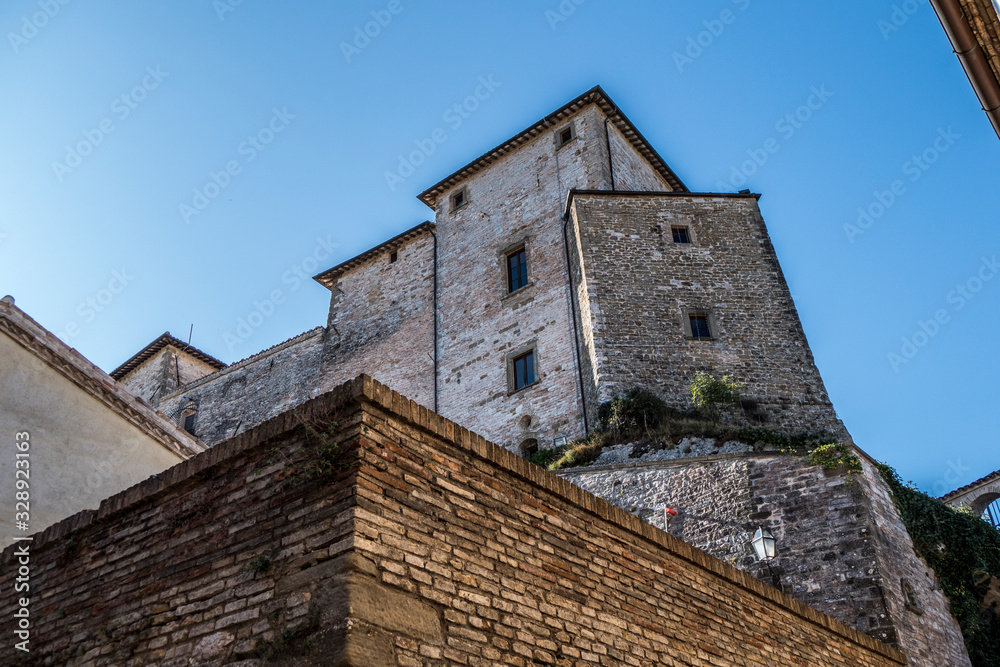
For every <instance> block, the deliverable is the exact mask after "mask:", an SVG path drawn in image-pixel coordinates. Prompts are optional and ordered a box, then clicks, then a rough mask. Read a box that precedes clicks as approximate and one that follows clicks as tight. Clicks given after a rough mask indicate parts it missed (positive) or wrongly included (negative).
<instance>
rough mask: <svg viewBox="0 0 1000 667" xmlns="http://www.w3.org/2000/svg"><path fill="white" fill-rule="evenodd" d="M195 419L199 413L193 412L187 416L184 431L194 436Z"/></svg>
mask: <svg viewBox="0 0 1000 667" xmlns="http://www.w3.org/2000/svg"><path fill="white" fill-rule="evenodd" d="M195 419H197V413H194V412H192V413H191V414H189V415H185V417H184V430H185V431H187V432H188V433H190V434H191V435H194V424H195Z"/></svg>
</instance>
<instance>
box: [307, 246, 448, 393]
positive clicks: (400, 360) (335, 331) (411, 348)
mask: <svg viewBox="0 0 1000 667" xmlns="http://www.w3.org/2000/svg"><path fill="white" fill-rule="evenodd" d="M393 251H394V252H395V253H396V258H397V259H396V261H395V262H390V252H391V251H388V250H387V251H386V252H384V253H381V254H379V255H376V256H375V257H373V258H372V259H369V260H368V261H367V262H365V263H363V264H361V265H360V266H357V267H354V268H350V269H348V270H347V271H345V272H344V273H343V274H341V275H340V276H339V277H338V278H337V280H336V282H335V283H334V285H333V288H332V289H331V292H332V295H331V299H330V316H329V321H328V323H327V333H326V342H325V343H324V350H323V378H322V382H321V384H320V391H323V390H325V389H328V388H332V387H335V386H337V385H339V384H341V383H343V382H345V381H347V380H349V379H351V378H353V377H357V376H358V375H360V374H361V373H368V374H370V375H371V376H372V377H374V378H375V379H376V380H379V381H380V382H386V383H389V384H391V385H392V386H393V387H394V388H396V389H397V390H399V391H401V392H404V393H406V395H407V396H412V397H413V400H415V401H417V402H418V403H422V404H423V405H426V406H428V407H434V234H433V233H432V232H430V231H428V232H426V233H425V234H423V235H422V236H419V237H417V238H415V239H413V240H411V241H410V242H408V243H406V244H405V245H402V246H399V247H394V248H393Z"/></svg>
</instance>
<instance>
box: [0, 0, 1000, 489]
mask: <svg viewBox="0 0 1000 667" xmlns="http://www.w3.org/2000/svg"><path fill="white" fill-rule="evenodd" d="M577 3H579V4H577ZM693 5H695V3H681V2H678V1H676V0H670V1H667V2H658V3H640V2H607V1H606V0H585V1H583V2H580V0H576V2H573V0H566V1H564V2H562V3H560V2H558V1H557V0H551V1H544V0H542V1H539V2H521V1H511V2H504V3H480V2H469V3H418V2H413V1H412V0H396V1H395V2H389V1H388V0H385V1H383V0H376V1H372V2H360V1H359V2H340V3H336V4H334V3H320V2H304V1H303V2H296V3H282V4H279V3H274V2H271V3H268V2H263V1H262V0H243V1H242V2H239V3H237V2H236V0H216V1H215V2H213V1H212V0H180V1H176V2H171V3H153V2H135V1H134V0H132V1H131V2H122V1H107V2H102V3H85V2H68V3H67V4H60V3H59V1H58V0H41V2H39V1H38V0H34V1H27V0H9V1H8V2H5V3H3V6H2V9H0V28H2V32H3V33H4V40H3V44H2V45H0V82H2V88H3V91H4V96H3V98H4V99H3V102H2V103H0V293H5V294H6V293H9V294H12V295H14V296H15V297H16V299H17V304H18V306H20V307H21V308H23V309H24V310H25V311H26V312H28V313H29V314H30V315H31V316H32V317H34V318H35V319H36V320H38V321H39V322H40V323H41V324H42V325H43V326H45V327H46V328H48V329H49V330H51V331H53V332H55V333H57V334H58V335H60V336H61V337H63V339H64V340H66V341H67V342H69V343H70V344H71V345H72V346H74V347H76V348H77V349H78V350H80V351H81V352H82V353H83V354H84V355H86V356H87V357H88V358H90V359H91V360H93V361H94V362H95V363H96V364H98V365H99V366H101V367H102V368H104V369H105V370H111V369H113V368H115V367H116V366H117V365H118V364H120V363H121V362H122V361H124V360H125V359H127V358H128V357H129V356H131V355H132V354H133V353H135V352H136V351H137V350H139V349H140V348H141V347H142V346H144V345H145V344H146V343H148V342H150V341H151V340H152V339H154V338H155V337H156V336H158V335H159V334H161V333H162V332H164V331H166V330H169V331H171V332H172V333H173V334H174V335H175V336H177V337H179V338H187V335H188V331H189V327H190V326H191V325H192V324H193V325H194V334H193V340H192V343H193V344H194V345H195V346H197V347H199V348H201V349H203V350H204V351H206V352H208V353H209V354H212V355H215V356H217V357H218V358H220V359H222V360H223V361H226V362H232V361H236V360H238V359H241V358H243V357H246V356H249V355H250V354H253V353H254V352H257V351H259V350H261V349H263V348H266V347H268V346H270V345H273V344H275V343H278V342H280V341H282V340H285V339H287V338H289V337H291V336H293V335H296V334H298V333H301V332H302V331H305V330H306V329H309V328H311V327H314V326H318V325H322V324H323V323H324V322H325V315H326V309H327V302H328V294H329V293H328V292H327V291H326V290H325V289H324V288H322V287H321V286H320V285H318V284H316V283H314V282H312V281H311V280H302V279H301V278H300V276H311V275H313V274H314V273H316V272H318V270H322V269H324V268H327V267H329V266H332V265H334V264H336V263H338V262H340V261H342V260H344V259H347V258H349V257H351V256H353V255H355V254H357V253H358V252H361V251H363V250H365V249H367V248H369V247H371V246H373V245H376V244H378V243H379V242H381V241H383V240H385V239H386V238H389V237H391V236H393V235H395V234H397V233H399V232H400V231H402V230H404V229H407V228H409V227H411V226H413V225H414V224H416V223H418V222H421V221H423V220H426V219H430V218H431V217H432V215H433V213H432V211H430V210H429V209H427V208H426V207H425V206H424V205H423V204H421V203H420V202H418V201H417V199H416V198H415V195H416V194H417V193H419V192H420V191H421V190H423V189H424V188H426V187H428V186H430V185H432V184H434V183H435V182H437V181H438V180H439V179H441V178H442V177H444V176H446V175H448V174H449V173H451V172H452V171H453V170H454V169H456V168H458V167H460V166H462V165H463V164H465V163H466V162H468V161H470V160H471V159H473V158H475V157H476V156H478V155H480V154H481V153H483V152H484V151H485V150H487V149H489V148H491V147H493V146H494V145H496V144H498V143H500V142H501V141H503V140H504V139H506V138H508V137H509V136H511V135H513V134H515V133H516V132H518V131H519V130H521V129H523V128H524V127H525V126H527V125H529V124H530V123H532V122H534V121H535V120H537V119H538V118H540V117H542V116H543V115H545V114H547V113H548V112H550V111H553V110H554V109H556V108H558V107H559V106H561V105H562V104H564V103H565V102H567V101H569V100H570V99H572V98H573V97H575V96H577V95H579V94H580V93H582V92H583V91H585V90H587V89H588V88H590V87H591V86H593V85H595V84H600V85H602V86H603V87H604V88H605V90H606V91H607V92H608V94H609V95H611V97H612V98H613V99H614V100H615V101H616V102H617V104H618V105H619V106H620V107H621V108H622V109H623V111H624V112H625V113H626V114H628V116H629V117H630V118H631V119H632V121H633V122H634V123H635V124H636V125H637V126H638V127H639V129H640V130H641V131H642V132H643V134H644V135H645V136H646V137H647V139H649V141H650V142H651V143H652V144H653V146H654V147H655V148H656V149H657V150H658V151H659V153H660V154H661V155H662V156H663V157H664V159H666V161H667V162H668V163H669V164H670V165H671V167H672V168H673V169H674V171H675V172H676V173H677V174H678V175H679V176H680V178H681V179H682V180H683V181H684V182H685V183H686V184H687V185H688V187H689V188H691V189H692V190H695V191H712V190H719V189H724V190H729V191H735V190H739V189H742V188H743V187H749V188H751V189H753V190H754V191H755V192H760V193H762V194H763V196H762V198H761V200H760V206H761V209H762V211H763V214H764V218H765V220H766V222H767V226H768V229H769V231H770V234H771V238H772V240H773V241H774V245H775V248H776V250H777V253H778V257H779V259H780V260H781V264H782V267H783V270H784V273H785V277H786V279H787V280H788V283H789V286H790V288H791V291H792V294H793V296H794V298H795V302H796V306H797V307H798V311H799V315H800V317H801V318H802V321H803V325H804V327H805V330H806V334H807V336H808V338H809V342H810V344H811V346H812V350H813V353H814V355H815V357H816V362H817V364H818V365H819V368H820V371H821V372H822V374H823V377H824V380H825V382H826V385H827V388H828V390H829V392H830V395H831V397H832V399H833V401H834V404H835V405H836V406H837V409H838V411H839V414H840V416H841V418H842V419H843V420H844V421H845V423H846V425H847V427H848V429H849V430H850V431H851V433H852V434H853V436H854V437H855V439H856V440H857V442H858V444H860V445H861V446H862V447H864V448H865V449H866V450H867V451H868V452H869V453H871V454H872V455H873V456H875V457H876V458H878V459H882V460H886V461H888V462H889V463H891V464H892V465H894V466H895V467H896V468H897V469H898V470H899V471H900V473H901V474H902V475H903V477H904V478H905V479H912V480H914V481H915V482H917V484H918V485H919V486H920V487H921V488H923V489H925V490H927V491H930V492H943V491H946V490H950V489H951V488H954V487H957V486H961V485H963V484H966V483H968V482H971V481H973V480H974V479H977V478H978V477H980V476H982V475H985V474H986V473H988V472H991V471H993V470H995V469H997V468H998V467H1000V456H998V455H997V451H998V447H997V433H998V432H1000V410H998V409H997V408H998V406H997V397H998V392H997V383H996V378H997V377H998V375H1000V360H998V355H997V352H996V341H997V335H996V332H997V330H998V327H1000V308H998V305H1000V279H997V280H990V279H992V278H993V277H994V276H993V273H994V272H997V271H1000V269H998V268H996V267H994V264H993V262H994V259H993V258H994V257H997V256H998V255H1000V226H998V225H997V224H996V204H995V201H994V193H996V191H997V188H996V179H997V175H998V174H1000V141H998V139H997V137H996V135H995V134H994V133H993V131H992V129H991V127H990V125H989V123H988V121H987V119H986V117H985V115H984V114H983V112H982V111H981V110H980V107H979V104H978V102H977V100H976V98H975V95H974V94H973V92H972V89H971V87H970V85H969V83H968V81H967V79H966V78H965V76H964V74H963V73H962V70H961V67H960V65H959V63H958V61H957V59H956V58H955V56H954V55H953V54H952V53H951V48H950V46H949V44H948V41H947V39H946V37H945V35H944V32H943V30H942V29H941V26H940V24H939V23H938V21H937V18H936V17H935V15H934V13H933V10H932V9H931V8H930V7H929V5H928V4H927V2H926V1H921V2H917V1H916V0H908V1H907V2H896V3H893V2H889V1H883V0H864V1H861V0H850V1H844V2H837V3H800V4H796V5H795V7H794V11H792V7H791V5H789V4H788V3H765V2H763V1H762V0H712V1H708V2H699V3H697V5H696V6H693ZM373 12H374V14H373ZM377 20H381V22H382V24H383V25H378V26H377V29H376V27H375V25H374V24H372V25H368V29H369V32H371V33H377V34H375V36H374V37H370V38H368V39H367V40H365V39H364V38H359V37H358V34H359V32H361V33H363V32H364V30H365V27H366V24H369V23H370V22H372V21H377ZM345 45H348V46H345ZM481 78H483V79H486V80H488V81H492V82H493V84H492V85H491V86H490V88H491V89H492V90H491V92H490V95H489V97H488V98H487V99H485V100H483V101H482V102H481V103H480V105H479V107H478V108H477V109H476V110H475V111H474V112H472V113H469V114H467V117H460V118H458V119H456V117H455V115H454V114H452V115H450V116H448V117H447V118H446V113H447V112H448V110H449V109H450V108H451V107H452V106H453V105H454V104H455V103H457V102H461V101H462V100H464V99H465V98H466V97H467V96H469V95H471V94H473V93H474V91H475V89H476V87H477V85H479V81H480V79H481ZM459 121H460V122H459ZM437 128H441V129H443V130H444V132H445V136H446V141H444V143H441V144H439V145H437V146H436V148H435V150H434V151H433V152H432V153H431V154H429V155H427V156H426V159H425V160H424V161H423V163H422V164H421V165H419V166H417V167H416V168H415V169H414V170H413V173H412V174H409V175H407V176H406V178H403V179H401V181H398V182H396V181H395V180H394V182H393V183H391V187H390V184H389V183H387V178H386V172H393V171H395V170H397V168H398V166H399V159H400V157H399V156H400V155H408V154H409V153H410V152H411V151H412V150H414V149H415V148H416V146H417V144H416V143H415V142H419V141H421V140H424V139H426V138H427V137H429V136H430V135H431V133H432V132H433V131H434V130H435V129H437ZM425 145H426V144H425ZM744 178H745V179H746V183H745V184H744V182H743V180H742V179H744ZM185 207H186V208H185ZM859 209H860V211H859ZM862 213H865V215H866V217H862ZM859 218H860V223H859ZM987 277H988V278H989V279H987ZM276 292H277V293H278V294H277V296H278V298H277V299H275V300H274V301H276V302H277V303H275V304H273V305H269V303H268V302H270V301H271V300H272V297H274V296H275V293H276ZM257 309H259V310H261V311H264V315H266V317H255V318H254V320H253V321H254V322H258V321H259V322H261V323H260V325H259V326H256V327H251V328H250V330H249V331H248V330H247V329H245V328H244V329H242V330H240V331H238V329H239V326H238V325H239V322H240V319H241V318H243V319H244V320H246V319H247V318H248V317H249V316H250V314H251V313H252V312H254V311H255V310H257ZM240 333H243V334H246V333H249V336H246V337H245V339H244V338H243V337H241V336H240ZM892 354H894V355H898V356H897V357H891V356H890V355H892Z"/></svg>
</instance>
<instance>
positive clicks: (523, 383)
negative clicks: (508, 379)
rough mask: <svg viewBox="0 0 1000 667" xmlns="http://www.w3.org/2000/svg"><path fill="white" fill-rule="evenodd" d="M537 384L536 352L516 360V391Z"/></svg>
mask: <svg viewBox="0 0 1000 667" xmlns="http://www.w3.org/2000/svg"><path fill="white" fill-rule="evenodd" d="M532 384H535V351H534V350H531V351H530V352H527V353H525V354H522V355H521V356H519V357H515V359H514V391H517V390H519V389H524V388H525V387H527V386H528V385H532Z"/></svg>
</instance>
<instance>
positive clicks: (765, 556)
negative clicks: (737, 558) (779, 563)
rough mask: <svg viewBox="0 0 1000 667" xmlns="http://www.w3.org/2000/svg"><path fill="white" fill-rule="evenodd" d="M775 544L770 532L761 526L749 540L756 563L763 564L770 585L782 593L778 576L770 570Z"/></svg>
mask: <svg viewBox="0 0 1000 667" xmlns="http://www.w3.org/2000/svg"><path fill="white" fill-rule="evenodd" d="M777 543H778V541H777V540H776V539H774V535H772V534H771V531H769V530H768V529H767V528H764V527H763V526H761V527H759V528H757V532H755V533H754V534H753V539H751V540H750V546H752V547H753V551H754V554H755V555H756V556H757V561H758V562H763V563H764V565H766V566H767V571H768V572H769V573H770V574H771V583H772V585H773V586H774V587H775V588H777V589H778V590H779V591H782V592H784V590H785V587H784V586H782V585H781V580H780V579H779V578H778V575H777V574H775V573H774V570H772V569H771V560H772V559H773V558H774V548H775V545H776V544H777Z"/></svg>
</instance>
